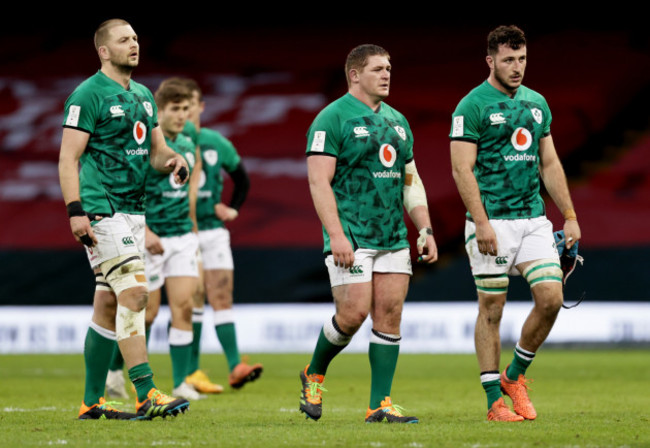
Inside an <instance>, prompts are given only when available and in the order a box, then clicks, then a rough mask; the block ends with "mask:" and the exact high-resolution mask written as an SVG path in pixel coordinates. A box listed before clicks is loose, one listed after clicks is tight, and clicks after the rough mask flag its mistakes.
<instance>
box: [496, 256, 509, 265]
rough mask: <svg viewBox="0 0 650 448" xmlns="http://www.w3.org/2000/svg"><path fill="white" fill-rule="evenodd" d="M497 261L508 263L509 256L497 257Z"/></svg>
mask: <svg viewBox="0 0 650 448" xmlns="http://www.w3.org/2000/svg"><path fill="white" fill-rule="evenodd" d="M496 263H497V264H506V263H508V257H497V259H496Z"/></svg>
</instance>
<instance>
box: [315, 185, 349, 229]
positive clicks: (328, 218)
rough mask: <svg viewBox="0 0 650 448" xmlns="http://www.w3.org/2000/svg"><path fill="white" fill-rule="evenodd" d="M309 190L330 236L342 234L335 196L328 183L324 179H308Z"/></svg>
mask: <svg viewBox="0 0 650 448" xmlns="http://www.w3.org/2000/svg"><path fill="white" fill-rule="evenodd" d="M309 190H310V191H311V197H312V200H313V201H314V207H315V208H316V213H317V214H318V218H319V219H320V222H321V224H323V227H325V231H326V232H327V234H328V235H329V236H330V238H335V237H337V236H342V235H344V234H345V233H344V232H343V227H342V226H341V220H340V219H339V213H338V208H337V206H336V198H335V197H334V191H333V190H332V187H331V186H330V184H329V183H328V182H326V181H311V180H310V182H309Z"/></svg>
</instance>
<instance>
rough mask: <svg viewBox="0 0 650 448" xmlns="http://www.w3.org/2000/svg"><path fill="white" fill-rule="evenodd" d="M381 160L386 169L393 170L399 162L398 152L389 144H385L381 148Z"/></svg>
mask: <svg viewBox="0 0 650 448" xmlns="http://www.w3.org/2000/svg"><path fill="white" fill-rule="evenodd" d="M379 160H380V161H381V164H382V165H384V166H385V167H386V168H392V167H393V165H395V161H396V160H397V151H395V148H393V147H392V146H391V145H389V144H388V143H384V144H383V145H381V147H380V148H379Z"/></svg>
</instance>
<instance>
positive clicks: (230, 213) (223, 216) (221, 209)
mask: <svg viewBox="0 0 650 448" xmlns="http://www.w3.org/2000/svg"><path fill="white" fill-rule="evenodd" d="M214 213H215V214H216V215H217V218H219V219H220V220H222V221H223V222H228V221H234V220H235V219H236V218H237V217H238V216H239V212H238V211H237V210H236V209H234V208H232V207H228V206H227V205H226V204H224V203H223V202H219V203H218V204H215V206H214Z"/></svg>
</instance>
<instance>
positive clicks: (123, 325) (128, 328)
mask: <svg viewBox="0 0 650 448" xmlns="http://www.w3.org/2000/svg"><path fill="white" fill-rule="evenodd" d="M144 313H145V310H144V308H143V309H142V310H141V311H131V310H130V309H128V308H127V307H125V306H122V305H120V304H118V305H117V316H116V317H115V334H116V336H117V340H118V341H121V340H122V339H126V338H130V337H133V336H145V329H144Z"/></svg>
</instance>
